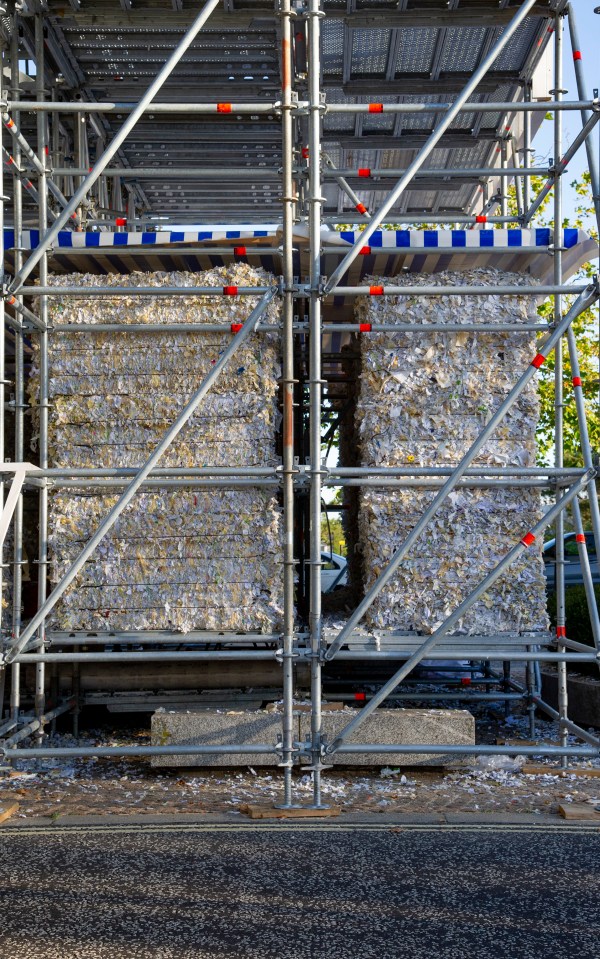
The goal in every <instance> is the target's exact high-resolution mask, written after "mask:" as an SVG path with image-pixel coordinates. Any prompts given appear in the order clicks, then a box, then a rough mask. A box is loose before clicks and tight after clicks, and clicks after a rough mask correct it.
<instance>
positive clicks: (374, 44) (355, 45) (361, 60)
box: [352, 30, 392, 75]
mask: <svg viewBox="0 0 600 959" xmlns="http://www.w3.org/2000/svg"><path fill="white" fill-rule="evenodd" d="M391 35H392V31H391V30H353V31H352V74H353V75H354V74H356V75H361V74H368V75H370V74H374V73H381V74H384V73H385V68H386V64H387V57H388V48H389V44H390V38H391Z"/></svg>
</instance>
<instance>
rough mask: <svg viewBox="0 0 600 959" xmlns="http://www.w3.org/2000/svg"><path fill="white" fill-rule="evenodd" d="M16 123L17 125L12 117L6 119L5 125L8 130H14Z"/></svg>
mask: <svg viewBox="0 0 600 959" xmlns="http://www.w3.org/2000/svg"><path fill="white" fill-rule="evenodd" d="M14 125H15V121H14V120H13V119H12V118H10V117H9V119H8V120H5V121H4V126H5V127H6V128H7V130H12V128H13V127H14Z"/></svg>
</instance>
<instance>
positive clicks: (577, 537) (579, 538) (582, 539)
mask: <svg viewBox="0 0 600 959" xmlns="http://www.w3.org/2000/svg"><path fill="white" fill-rule="evenodd" d="M575 542H576V543H585V536H584V534H583V533H576V534H575Z"/></svg>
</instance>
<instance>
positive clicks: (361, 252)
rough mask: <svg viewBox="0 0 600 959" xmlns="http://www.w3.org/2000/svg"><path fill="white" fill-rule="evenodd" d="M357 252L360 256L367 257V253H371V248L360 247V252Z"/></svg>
mask: <svg viewBox="0 0 600 959" xmlns="http://www.w3.org/2000/svg"><path fill="white" fill-rule="evenodd" d="M358 252H359V253H360V254H361V256H368V255H369V253H370V252H371V247H370V246H361V248H360V250H359V251H358Z"/></svg>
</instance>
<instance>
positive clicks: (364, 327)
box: [358, 323, 372, 333]
mask: <svg viewBox="0 0 600 959" xmlns="http://www.w3.org/2000/svg"><path fill="white" fill-rule="evenodd" d="M358 329H359V330H360V332H361V333H370V332H371V329H372V327H371V324H370V323H359V324H358Z"/></svg>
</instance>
